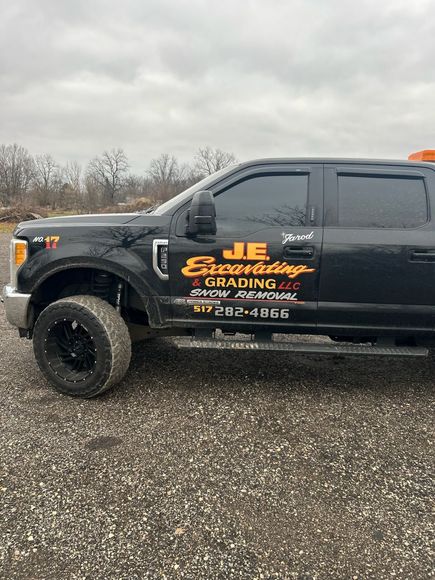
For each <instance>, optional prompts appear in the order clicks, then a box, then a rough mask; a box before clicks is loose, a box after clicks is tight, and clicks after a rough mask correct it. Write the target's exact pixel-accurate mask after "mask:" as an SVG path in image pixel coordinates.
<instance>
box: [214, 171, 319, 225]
mask: <svg viewBox="0 0 435 580" xmlns="http://www.w3.org/2000/svg"><path fill="white" fill-rule="evenodd" d="M307 195H308V175H288V174H287V175H279V174H274V175H259V176H255V177H252V178H248V179H245V180H243V181H239V182H238V183H236V184H234V185H232V186H230V187H229V188H228V189H226V190H224V191H223V192H221V193H219V194H218V195H217V196H216V197H215V202H216V220H217V228H218V232H217V235H218V236H222V235H223V236H225V235H226V234H228V235H234V234H235V232H240V233H250V232H256V231H258V230H261V229H264V228H267V227H273V226H279V227H283V226H304V225H305V221H306V213H307Z"/></svg>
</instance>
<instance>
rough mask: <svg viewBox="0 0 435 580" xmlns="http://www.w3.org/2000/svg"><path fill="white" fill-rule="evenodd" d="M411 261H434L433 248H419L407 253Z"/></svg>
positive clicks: (434, 249)
mask: <svg viewBox="0 0 435 580" xmlns="http://www.w3.org/2000/svg"><path fill="white" fill-rule="evenodd" d="M409 259H410V261H411V262H435V248H419V249H418V250H411V252H410V253H409Z"/></svg>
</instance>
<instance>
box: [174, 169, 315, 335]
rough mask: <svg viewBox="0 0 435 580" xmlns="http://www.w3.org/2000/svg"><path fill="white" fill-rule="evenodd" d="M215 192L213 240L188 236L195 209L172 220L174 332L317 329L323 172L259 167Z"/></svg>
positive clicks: (232, 179)
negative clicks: (188, 328)
mask: <svg viewBox="0 0 435 580" xmlns="http://www.w3.org/2000/svg"><path fill="white" fill-rule="evenodd" d="M211 191H212V193H213V195H214V199H215V205H216V222H217V234H216V235H215V236H210V235H207V236H201V235H199V236H195V237H188V236H186V233H185V231H186V228H185V225H186V216H187V211H188V207H189V205H186V206H185V207H183V208H181V209H180V210H179V212H178V213H177V215H176V216H175V218H174V220H173V227H172V228H171V229H172V232H171V236H170V241H169V280H170V287H171V302H172V312H173V323H174V325H180V326H201V325H203V326H205V327H213V328H215V327H222V326H226V327H227V328H228V327H230V328H237V329H246V330H247V331H249V330H250V327H255V329H259V328H260V327H261V328H263V329H273V330H276V329H278V327H282V328H285V329H288V327H290V326H291V327H294V328H295V329H304V328H308V329H311V328H313V327H315V325H316V311H317V299H318V279H319V267H320V254H321V246H322V204H323V166H322V165H321V164H318V165H310V166H305V165H304V166H297V165H291V164H288V165H285V164H279V165H272V166H262V167H258V166H257V167H254V168H251V169H245V170H243V171H241V172H240V173H238V174H233V175H232V176H231V178H228V179H227V180H225V181H223V182H220V183H218V184H217V185H216V186H214V187H212V188H211ZM192 323H193V324H192Z"/></svg>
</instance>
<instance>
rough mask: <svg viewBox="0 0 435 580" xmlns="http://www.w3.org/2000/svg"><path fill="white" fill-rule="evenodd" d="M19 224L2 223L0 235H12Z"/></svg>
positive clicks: (0, 224)
mask: <svg viewBox="0 0 435 580" xmlns="http://www.w3.org/2000/svg"><path fill="white" fill-rule="evenodd" d="M16 225H17V224H16V223H15V222H2V223H0V234H11V233H12V232H13V231H14V229H15V226H16Z"/></svg>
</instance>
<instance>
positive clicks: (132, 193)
mask: <svg viewBox="0 0 435 580" xmlns="http://www.w3.org/2000/svg"><path fill="white" fill-rule="evenodd" d="M235 162H236V158H235V156H234V154H233V153H229V152H227V151H222V150H221V149H218V148H212V147H210V146H207V147H203V148H200V149H198V151H197V152H196V153H195V155H194V158H193V161H192V163H190V164H188V163H180V162H179V161H178V160H177V159H176V157H175V156H174V155H170V154H168V153H162V154H161V155H160V156H159V157H157V158H155V159H152V160H151V162H150V163H149V166H148V168H147V169H146V170H145V172H144V174H143V175H136V174H134V173H132V172H131V171H130V165H129V162H128V158H127V155H126V154H125V152H124V151H123V149H121V148H115V149H111V150H108V151H104V152H103V153H102V154H101V155H98V156H96V157H94V158H93V159H91V160H90V161H89V163H88V164H87V165H86V166H84V167H83V166H81V165H80V164H79V163H77V162H76V161H71V162H68V163H66V164H65V165H61V164H59V163H57V162H56V160H55V159H54V158H53V157H52V155H50V154H44V155H35V156H32V155H31V154H30V153H29V151H28V150H27V149H26V148H25V147H22V146H21V145H17V144H12V145H0V206H1V205H3V206H6V207H9V206H16V205H20V206H32V207H41V208H42V207H44V208H51V209H53V210H55V209H72V210H75V211H92V210H98V209H100V208H106V207H112V206H114V205H116V204H120V203H129V204H131V203H134V201H135V200H142V202H143V203H144V204H147V203H148V202H149V204H150V205H151V204H155V203H161V202H164V201H166V200H167V199H170V198H171V197H173V196H174V195H177V194H178V193H180V192H181V191H183V190H184V189H186V188H187V187H190V186H191V185H193V184H195V183H197V182H198V181H199V180H200V179H202V178H204V177H206V176H207V175H211V174H212V173H214V172H215V171H218V170H219V169H222V168H224V167H226V166H228V165H231V164H232V163H235Z"/></svg>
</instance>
